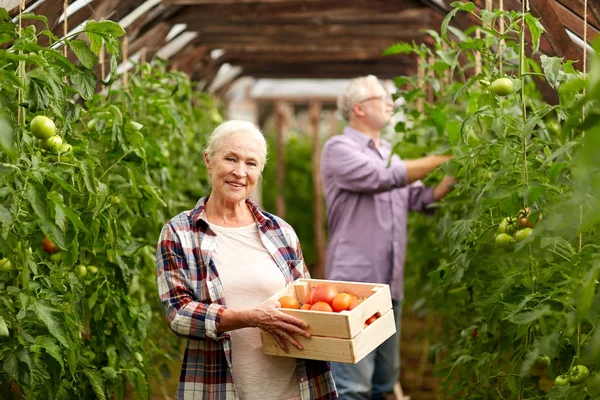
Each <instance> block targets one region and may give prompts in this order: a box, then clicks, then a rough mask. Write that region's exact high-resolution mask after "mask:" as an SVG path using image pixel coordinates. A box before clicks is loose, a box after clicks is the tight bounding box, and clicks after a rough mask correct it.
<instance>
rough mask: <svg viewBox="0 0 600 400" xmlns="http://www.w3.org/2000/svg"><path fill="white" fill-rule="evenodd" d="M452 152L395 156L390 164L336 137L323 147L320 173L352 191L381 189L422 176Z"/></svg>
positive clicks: (446, 158) (412, 180)
mask: <svg viewBox="0 0 600 400" xmlns="http://www.w3.org/2000/svg"><path fill="white" fill-rule="evenodd" d="M450 158H452V156H441V155H434V156H427V157H423V158H419V159H416V160H399V159H396V160H395V161H394V162H392V164H391V165H390V166H389V167H386V166H385V165H382V164H381V163H379V162H377V161H376V160H374V159H372V158H370V157H368V156H367V155H366V154H364V153H363V152H362V151H360V150H359V149H357V148H355V147H354V146H353V145H352V144H351V143H348V142H345V141H343V139H341V138H339V137H336V138H334V139H333V140H331V141H330V142H328V143H327V144H326V146H325V148H324V149H323V154H322V160H321V168H322V173H323V176H327V175H333V176H335V180H336V183H337V184H338V185H340V187H341V188H342V189H345V190H349V191H353V192H365V193H368V192H374V193H377V192H384V191H387V190H391V189H395V188H399V187H404V186H406V185H408V184H410V183H412V182H415V181H417V180H419V179H421V178H424V177H425V176H427V175H428V174H429V173H431V172H432V171H433V170H435V168H437V167H438V166H439V165H441V164H443V163H444V162H446V161H447V160H449V159H450Z"/></svg>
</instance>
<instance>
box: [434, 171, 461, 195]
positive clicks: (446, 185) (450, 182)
mask: <svg viewBox="0 0 600 400" xmlns="http://www.w3.org/2000/svg"><path fill="white" fill-rule="evenodd" d="M457 182H458V180H457V179H456V178H454V177H452V176H445V177H444V179H442V181H441V182H440V183H439V184H438V185H437V186H436V187H435V189H434V190H433V199H434V200H435V201H440V200H441V199H442V198H444V196H446V195H447V194H448V193H450V192H451V191H452V190H454V187H453V186H454V184H455V183H457Z"/></svg>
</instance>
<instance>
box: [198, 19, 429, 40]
mask: <svg viewBox="0 0 600 400" xmlns="http://www.w3.org/2000/svg"><path fill="white" fill-rule="evenodd" d="M437 22H438V25H439V23H441V19H439V20H438V21H437ZM434 27H435V24H432V23H430V22H429V19H428V18H423V19H421V20H415V19H409V18H407V19H406V20H405V21H398V25H396V24H377V23H356V24H342V23H330V24H307V23H299V22H295V23H289V24H277V23H269V24H267V23H254V22H249V23H246V24H243V25H240V24H239V23H219V24H210V23H207V24H194V25H190V26H188V28H187V29H188V30H191V31H195V32H198V33H199V34H200V35H201V36H216V35H218V36H223V37H236V38H240V39H244V38H246V37H250V38H254V37H256V36H259V37H282V39H283V38H285V39H287V38H292V37H293V38H301V39H302V40H304V39H306V38H315V39H319V38H325V37H343V38H345V39H347V40H352V39H355V38H360V39H367V38H369V39H370V38H375V39H377V38H384V37H387V38H389V39H391V40H404V39H405V38H414V37H421V36H423V34H422V33H421V32H419V30H420V29H427V28H432V29H433V28H434Z"/></svg>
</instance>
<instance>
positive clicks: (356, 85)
mask: <svg viewBox="0 0 600 400" xmlns="http://www.w3.org/2000/svg"><path fill="white" fill-rule="evenodd" d="M373 84H379V80H378V79H377V77H376V76H375V75H367V76H361V77H359V78H354V79H352V80H351V81H350V83H349V84H348V85H347V86H346V87H345V88H344V90H343V91H342V93H341V94H340V95H339V96H338V100H337V107H338V111H339V113H340V115H341V116H342V117H343V118H344V119H345V120H346V121H350V116H351V115H352V107H353V106H354V104H356V103H357V102H359V101H360V100H362V99H363V98H364V97H365V96H366V94H367V87H368V86H370V85H373Z"/></svg>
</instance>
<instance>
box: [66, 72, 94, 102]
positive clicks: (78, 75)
mask: <svg viewBox="0 0 600 400" xmlns="http://www.w3.org/2000/svg"><path fill="white" fill-rule="evenodd" d="M71 82H73V85H74V86H75V89H76V90H77V92H79V94H80V95H81V97H83V98H84V99H85V100H91V99H92V97H93V96H94V92H95V91H96V83H97V82H98V78H97V77H96V75H95V74H94V73H93V72H92V71H90V70H89V69H85V68H81V67H79V68H77V70H75V71H73V73H72V74H71Z"/></svg>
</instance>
